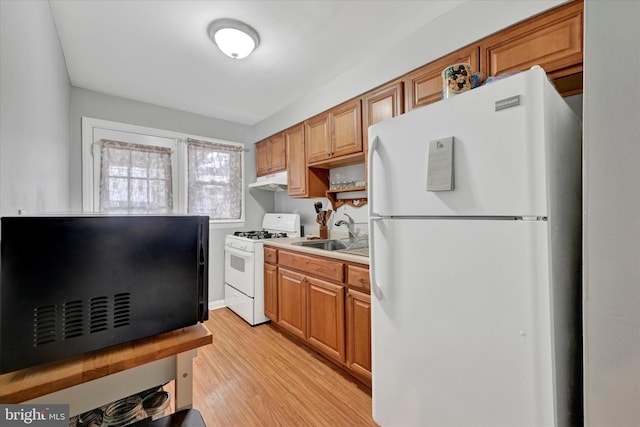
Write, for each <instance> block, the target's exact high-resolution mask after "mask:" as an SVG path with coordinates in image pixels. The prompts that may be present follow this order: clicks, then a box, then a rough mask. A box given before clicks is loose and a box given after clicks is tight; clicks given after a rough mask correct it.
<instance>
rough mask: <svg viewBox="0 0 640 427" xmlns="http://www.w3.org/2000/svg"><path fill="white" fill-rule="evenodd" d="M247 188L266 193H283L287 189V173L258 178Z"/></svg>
mask: <svg viewBox="0 0 640 427" xmlns="http://www.w3.org/2000/svg"><path fill="white" fill-rule="evenodd" d="M249 188H257V189H258V190H267V191H284V190H286V189H287V171H282V172H278V173H274V174H272V175H265V176H259V177H258V179H257V180H256V182H254V183H253V184H249Z"/></svg>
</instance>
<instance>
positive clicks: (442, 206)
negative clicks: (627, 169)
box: [369, 70, 580, 217]
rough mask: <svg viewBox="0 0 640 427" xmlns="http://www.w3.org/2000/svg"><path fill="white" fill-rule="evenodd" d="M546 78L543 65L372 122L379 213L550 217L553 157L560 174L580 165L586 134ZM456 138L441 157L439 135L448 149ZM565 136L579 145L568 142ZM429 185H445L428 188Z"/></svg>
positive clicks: (374, 204) (373, 191) (373, 184)
mask: <svg viewBox="0 0 640 427" xmlns="http://www.w3.org/2000/svg"><path fill="white" fill-rule="evenodd" d="M547 85H549V83H548V82H547V80H546V75H545V74H544V72H543V71H541V70H531V71H528V72H526V73H521V74H520V75H516V76H513V77H509V78H507V79H504V80H501V81H499V82H496V83H492V84H489V85H487V86H483V87H480V88H477V89H474V90H472V91H469V92H466V93H464V94H461V95H458V96H455V97H453V98H449V99H445V100H442V101H441V102H438V103H435V104H431V105H428V106H426V107H423V108H419V109H416V110H413V111H411V112H409V113H407V114H403V115H401V116H398V117H395V118H393V119H390V120H386V121H383V122H381V123H377V124H375V125H373V126H371V127H370V128H369V141H371V143H370V150H369V171H370V178H369V192H370V193H369V203H370V204H371V209H372V210H373V212H375V213H376V214H379V215H382V216H389V215H400V216H407V215H409V216H410V215H438V216H443V215H462V216H486V215H492V216H501V215H512V216H541V217H544V216H548V214H549V213H548V206H547V203H548V202H547V196H548V194H547V189H548V186H549V181H548V180H547V179H548V176H547V171H548V170H549V169H550V168H549V165H548V164H547V162H548V161H549V158H554V159H555V160H554V161H555V162H557V163H558V164H560V165H562V164H564V168H560V170H559V171H554V173H556V172H558V173H566V172H563V170H565V171H566V170H576V165H578V164H579V162H580V152H579V144H577V143H575V141H576V135H577V138H578V139H579V137H580V135H579V129H578V128H577V127H570V126H564V124H563V123H564V122H565V118H566V114H569V115H572V116H573V113H571V112H570V109H569V107H568V106H567V105H566V104H565V103H564V102H563V101H562V100H561V99H559V96H558V97H553V96H544V94H545V90H544V89H545V87H546V86H547ZM556 95H557V94H556ZM514 96H519V98H518V99H519V101H518V104H517V105H513V106H511V107H509V108H505V109H500V110H498V111H496V102H497V101H500V100H504V99H508V98H511V97H514ZM552 101H554V102H552ZM543 102H544V104H543ZM545 110H546V111H545ZM556 110H557V111H556ZM545 114H546V115H547V116H551V117H555V118H556V119H555V120H545ZM574 119H575V117H574ZM563 133H566V135H564V134H563ZM573 134H575V135H573ZM451 137H452V138H453V144H452V149H453V157H452V159H453V161H452V162H450V161H449V153H448V152H447V153H446V154H447V155H442V156H440V159H439V161H436V160H438V159H436V152H435V151H433V150H432V152H431V154H430V152H429V146H430V145H432V146H437V144H434V143H435V142H437V141H441V142H442V144H440V145H442V146H443V147H444V148H446V146H447V144H448V141H450V138H451ZM567 142H569V143H571V145H572V148H571V149H572V150H573V151H566V150H564V149H562V147H563V146H564V145H566V143H567ZM545 144H546V146H545ZM563 150H564V151H563ZM556 151H557V152H556ZM559 156H562V158H559ZM565 157H566V158H565ZM572 165H573V166H572ZM450 167H451V168H452V170H451V176H449V168H450ZM435 168H439V170H438V171H437V173H433V172H434V170H435ZM428 178H429V180H430V181H431V182H429V183H428ZM428 184H429V185H430V190H434V189H435V190H438V189H441V190H444V191H429V189H428ZM449 185H451V187H449ZM449 188H452V189H451V190H449Z"/></svg>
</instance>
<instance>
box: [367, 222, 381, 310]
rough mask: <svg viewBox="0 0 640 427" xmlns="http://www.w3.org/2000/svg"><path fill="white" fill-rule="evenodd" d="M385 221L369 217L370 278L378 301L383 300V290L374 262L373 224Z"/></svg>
mask: <svg viewBox="0 0 640 427" xmlns="http://www.w3.org/2000/svg"><path fill="white" fill-rule="evenodd" d="M381 219H383V218H382V217H381V216H370V217H369V257H370V258H369V260H370V261H371V266H370V268H369V276H370V277H369V278H370V280H371V290H372V291H373V294H374V295H375V296H376V298H378V301H380V300H382V298H383V296H384V295H383V294H382V289H381V288H380V286H378V280H377V279H376V268H375V264H374V262H375V261H374V260H375V259H376V245H375V241H374V237H373V236H374V233H373V223H374V222H375V221H379V220H381Z"/></svg>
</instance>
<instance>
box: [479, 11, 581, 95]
mask: <svg viewBox="0 0 640 427" xmlns="http://www.w3.org/2000/svg"><path fill="white" fill-rule="evenodd" d="M583 9H584V3H583V2H582V1H575V2H571V3H569V4H568V5H566V6H562V7H559V8H557V9H554V10H551V11H549V12H546V13H544V14H542V15H539V16H537V17H535V18H532V19H529V20H527V21H525V22H523V23H521V24H518V25H515V26H513V27H511V28H508V29H507V30H505V31H501V32H500V33H498V34H495V35H493V36H490V37H487V38H486V39H484V40H483V41H481V46H482V60H483V67H485V69H484V70H482V71H483V72H484V73H485V74H487V76H495V75H499V74H502V73H506V72H512V71H525V70H528V69H529V68H531V67H532V66H534V65H539V66H541V67H542V68H543V69H544V70H545V71H546V73H547V74H548V75H549V77H550V78H551V79H558V78H562V77H567V76H570V75H574V74H577V73H579V74H580V76H581V75H582V74H581V73H582V56H583V51H582V45H583V41H582V39H583V22H584V17H583ZM575 80H576V81H577V82H578V83H579V86H580V87H579V91H578V92H573V93H579V92H581V89H582V78H579V79H575ZM556 86H558V85H556ZM558 89H559V92H560V93H561V94H562V95H569V94H571V93H566V92H567V91H566V90H565V91H563V90H562V89H561V88H558ZM573 89H578V88H573Z"/></svg>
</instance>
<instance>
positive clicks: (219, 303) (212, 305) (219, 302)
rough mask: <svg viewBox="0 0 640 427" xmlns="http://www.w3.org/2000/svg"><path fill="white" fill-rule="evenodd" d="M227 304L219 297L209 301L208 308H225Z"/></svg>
mask: <svg viewBox="0 0 640 427" xmlns="http://www.w3.org/2000/svg"><path fill="white" fill-rule="evenodd" d="M226 306H227V304H226V303H225V302H224V300H223V299H219V300H217V301H209V310H217V309H219V308H225V307H226Z"/></svg>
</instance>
